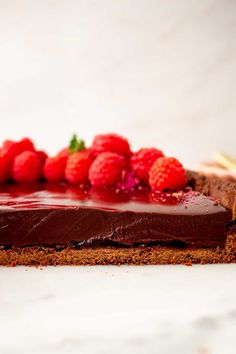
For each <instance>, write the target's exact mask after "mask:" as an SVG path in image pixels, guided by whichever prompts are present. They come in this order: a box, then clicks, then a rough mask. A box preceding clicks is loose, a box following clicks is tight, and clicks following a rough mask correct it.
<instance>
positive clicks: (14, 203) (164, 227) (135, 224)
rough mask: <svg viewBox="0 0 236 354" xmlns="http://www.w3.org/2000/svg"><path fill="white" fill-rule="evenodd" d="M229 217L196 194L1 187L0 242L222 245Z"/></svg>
mask: <svg viewBox="0 0 236 354" xmlns="http://www.w3.org/2000/svg"><path fill="white" fill-rule="evenodd" d="M231 218H232V215H231V212H230V211H229V210H227V209H226V208H225V207H223V206H222V205H220V204H219V203H217V202H216V201H214V200H212V199H211V198H209V197H206V196H204V195H202V194H199V193H197V192H194V191H191V190H187V191H185V192H176V193H168V192H166V193H161V192H150V191H145V190H141V191H139V190H136V191H133V192H132V193H131V192H130V193H128V192H123V191H111V190H95V189H80V188H75V187H68V186H66V185H60V186H50V185H45V184H37V185H30V186H27V187H22V186H19V185H7V186H4V187H1V190H0V245H4V246H9V247H24V246H39V245H43V246H55V245H63V246H68V245H76V246H86V245H89V246H102V245H107V244H114V245H118V246H132V245H139V244H144V245H149V244H168V243H173V242H177V243H181V244H182V245H185V246H187V247H199V248H200V247H209V248H213V247H217V246H223V245H224V242H225V240H226V235H227V228H226V226H227V224H228V223H229V222H230V220H231Z"/></svg>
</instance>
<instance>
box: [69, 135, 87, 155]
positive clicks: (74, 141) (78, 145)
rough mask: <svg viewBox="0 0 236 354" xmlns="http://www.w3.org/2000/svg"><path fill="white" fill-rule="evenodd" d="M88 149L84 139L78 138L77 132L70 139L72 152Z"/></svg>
mask: <svg viewBox="0 0 236 354" xmlns="http://www.w3.org/2000/svg"><path fill="white" fill-rule="evenodd" d="M84 149H86V146H85V142H84V140H82V139H78V138H77V136H76V134H74V135H73V136H72V138H71V141H70V146H69V150H70V154H74V153H75V152H78V151H81V150H84Z"/></svg>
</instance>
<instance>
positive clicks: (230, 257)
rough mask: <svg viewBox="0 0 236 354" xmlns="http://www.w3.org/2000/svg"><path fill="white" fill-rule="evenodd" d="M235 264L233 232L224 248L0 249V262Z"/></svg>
mask: <svg viewBox="0 0 236 354" xmlns="http://www.w3.org/2000/svg"><path fill="white" fill-rule="evenodd" d="M195 263H199V264H210V263H236V235H230V236H228V237H227V240H226V244H225V247H224V248H217V249H189V248H188V249H179V248H170V247H163V246H153V247H145V246H140V247H129V248H122V247H110V246H109V247H84V248H79V249H74V248H69V247H68V248H65V249H63V250H57V249H55V248H51V247H24V248H17V249H10V250H0V265H4V266H16V265H26V266H48V265H54V266H55V265H98V264H100V265H108V264H113V265H121V264H130V265H144V264H150V265H151V264H153V265H154V264H185V265H192V264H195Z"/></svg>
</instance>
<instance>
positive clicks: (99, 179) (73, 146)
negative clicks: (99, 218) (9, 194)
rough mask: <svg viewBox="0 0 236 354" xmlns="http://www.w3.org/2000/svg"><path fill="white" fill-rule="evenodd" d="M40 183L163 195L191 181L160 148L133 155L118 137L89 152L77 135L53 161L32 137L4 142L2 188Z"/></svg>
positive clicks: (101, 138)
mask: <svg viewBox="0 0 236 354" xmlns="http://www.w3.org/2000/svg"><path fill="white" fill-rule="evenodd" d="M40 179H45V180H46V181H48V182H52V183H61V182H64V181H67V182H68V183H70V184H73V185H81V184H82V185H84V184H87V183H90V184H91V185H92V186H94V187H117V186H123V187H125V188H126V187H127V188H129V186H132V187H134V186H136V185H145V186H149V187H151V188H152V189H153V190H159V191H164V190H178V189H182V188H184V187H185V185H186V182H187V178H186V172H185V170H184V168H183V166H182V164H181V163H180V162H179V161H178V160H177V159H176V158H174V157H165V156H164V154H163V152H162V151H161V150H158V149H156V148H143V149H140V150H139V151H137V152H135V153H132V152H131V149H130V145H129V142H128V141H127V139H125V138H123V137H121V136H119V135H117V134H103V135H97V136H95V138H94V140H93V143H92V145H91V146H90V147H89V148H87V147H86V146H85V143H84V141H83V140H78V139H77V137H76V136H75V135H74V136H73V138H72V140H71V142H70V145H69V146H68V147H66V148H64V149H63V150H61V151H59V153H58V154H57V155H56V156H53V157H48V156H47V154H46V153H45V152H44V151H40V150H37V149H36V148H35V146H34V144H33V142H32V141H31V140H30V139H28V138H24V139H22V140H20V141H17V142H15V141H12V140H6V141H5V142H4V143H3V145H2V147H1V148H0V183H6V182H8V181H9V180H12V181H15V182H17V183H29V182H36V181H39V180H40Z"/></svg>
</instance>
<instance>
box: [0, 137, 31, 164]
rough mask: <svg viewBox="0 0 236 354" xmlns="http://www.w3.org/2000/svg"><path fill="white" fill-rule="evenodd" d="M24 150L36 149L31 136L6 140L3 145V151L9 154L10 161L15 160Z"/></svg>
mask: <svg viewBox="0 0 236 354" xmlns="http://www.w3.org/2000/svg"><path fill="white" fill-rule="evenodd" d="M23 151H35V148H34V144H33V143H32V141H31V140H30V139H29V138H24V139H21V140H20V141H17V142H15V141H12V140H6V141H4V143H3V146H2V153H3V154H6V155H7V157H8V159H9V161H13V160H14V158H15V157H16V156H17V155H19V154H21V153H22V152H23Z"/></svg>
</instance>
